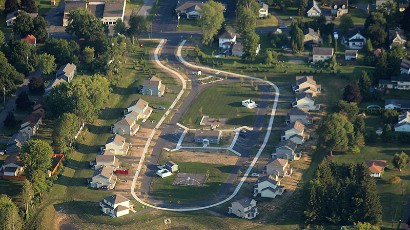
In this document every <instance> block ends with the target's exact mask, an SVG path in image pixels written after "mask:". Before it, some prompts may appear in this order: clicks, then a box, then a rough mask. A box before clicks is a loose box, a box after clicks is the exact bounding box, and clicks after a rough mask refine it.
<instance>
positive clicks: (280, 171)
mask: <svg viewBox="0 0 410 230" xmlns="http://www.w3.org/2000/svg"><path fill="white" fill-rule="evenodd" d="M265 172H266V174H268V175H273V176H278V177H288V176H290V175H292V172H293V169H292V167H291V166H290V165H289V163H288V160H286V159H281V158H275V159H274V160H271V161H269V162H268V163H267V164H266V165H265Z"/></svg>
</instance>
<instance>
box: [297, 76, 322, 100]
mask: <svg viewBox="0 0 410 230" xmlns="http://www.w3.org/2000/svg"><path fill="white" fill-rule="evenodd" d="M292 89H293V91H294V92H295V93H310V94H312V96H313V97H315V96H317V95H318V94H320V92H321V91H322V86H321V85H318V84H316V81H315V80H313V76H296V84H295V85H293V86H292Z"/></svg>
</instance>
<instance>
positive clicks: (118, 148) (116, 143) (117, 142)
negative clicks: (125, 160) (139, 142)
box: [103, 134, 131, 156]
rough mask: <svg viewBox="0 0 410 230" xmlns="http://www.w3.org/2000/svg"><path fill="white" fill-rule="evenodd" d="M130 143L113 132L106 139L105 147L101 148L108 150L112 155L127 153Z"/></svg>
mask: <svg viewBox="0 0 410 230" xmlns="http://www.w3.org/2000/svg"><path fill="white" fill-rule="evenodd" d="M130 147H131V144H130V143H127V142H126V141H125V138H124V137H122V136H120V135H118V134H115V135H114V136H111V137H109V138H108V139H107V141H106V143H105V147H104V148H103V150H105V151H109V152H111V153H113V154H114V155H123V156H125V155H127V153H128V150H129V149H130Z"/></svg>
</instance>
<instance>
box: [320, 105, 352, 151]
mask: <svg viewBox="0 0 410 230" xmlns="http://www.w3.org/2000/svg"><path fill="white" fill-rule="evenodd" d="M319 135H320V140H321V142H320V143H321V145H322V147H324V148H325V149H326V150H328V151H330V154H331V155H332V153H333V151H334V150H347V147H348V146H349V143H350V142H353V140H354V129H353V125H352V123H350V122H349V121H348V120H347V117H346V116H344V115H342V114H339V113H333V114H331V115H328V116H327V117H325V119H324V121H323V123H322V125H321V126H320V128H319Z"/></svg>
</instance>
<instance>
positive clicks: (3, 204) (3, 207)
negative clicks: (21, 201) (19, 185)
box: [0, 194, 23, 230]
mask: <svg viewBox="0 0 410 230" xmlns="http://www.w3.org/2000/svg"><path fill="white" fill-rule="evenodd" d="M22 228H23V222H22V220H21V218H20V216H19V213H18V208H17V207H16V205H15V204H14V203H13V201H11V199H10V198H8V197H7V196H6V195H4V194H1V195H0V229H4V230H20V229H22Z"/></svg>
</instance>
